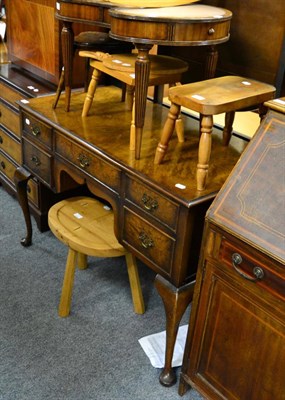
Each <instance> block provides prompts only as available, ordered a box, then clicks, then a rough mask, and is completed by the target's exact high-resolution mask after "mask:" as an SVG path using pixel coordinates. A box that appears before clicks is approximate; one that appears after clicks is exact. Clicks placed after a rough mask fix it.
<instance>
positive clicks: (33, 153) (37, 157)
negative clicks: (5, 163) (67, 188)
mask: <svg viewBox="0 0 285 400" xmlns="http://www.w3.org/2000/svg"><path fill="white" fill-rule="evenodd" d="M23 165H24V166H25V167H26V168H28V169H29V170H30V171H31V172H32V173H33V175H35V176H36V177H38V178H39V179H41V180H42V181H44V182H45V183H46V184H47V185H48V186H50V187H52V179H51V176H52V156H51V155H50V154H48V153H46V152H44V151H43V150H41V149H39V148H38V147H36V146H34V145H33V144H32V143H30V142H29V141H28V140H26V139H24V138H23Z"/></svg>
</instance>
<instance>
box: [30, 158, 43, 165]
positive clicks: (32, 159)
mask: <svg viewBox="0 0 285 400" xmlns="http://www.w3.org/2000/svg"><path fill="white" fill-rule="evenodd" d="M31 161H32V162H33V163H34V164H35V165H36V167H38V166H39V165H41V162H40V159H39V158H38V157H37V156H32V157H31Z"/></svg>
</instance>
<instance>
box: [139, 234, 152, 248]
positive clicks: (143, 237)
mask: <svg viewBox="0 0 285 400" xmlns="http://www.w3.org/2000/svg"><path fill="white" fill-rule="evenodd" d="M139 239H140V241H141V245H142V247H144V248H145V249H149V248H150V247H153V246H154V241H153V240H152V239H151V238H150V237H149V236H147V234H146V233H144V232H141V233H140V235H139Z"/></svg>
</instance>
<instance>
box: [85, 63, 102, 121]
mask: <svg viewBox="0 0 285 400" xmlns="http://www.w3.org/2000/svg"><path fill="white" fill-rule="evenodd" d="M100 76H101V71H98V70H97V69H96V68H94V71H93V74H92V77H91V81H90V83H89V86H88V92H87V94H86V97H85V100H84V105H83V111H82V117H86V116H87V115H88V113H89V110H90V108H91V105H92V102H93V98H94V95H95V91H96V88H97V85H98V82H99V79H100Z"/></svg>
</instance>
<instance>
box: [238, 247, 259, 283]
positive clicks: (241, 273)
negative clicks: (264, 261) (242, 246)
mask: <svg viewBox="0 0 285 400" xmlns="http://www.w3.org/2000/svg"><path fill="white" fill-rule="evenodd" d="M241 263H242V256H241V255H240V254H239V253H234V254H233V255H232V265H233V267H234V269H235V270H236V272H237V273H238V274H239V275H240V276H242V277H243V278H245V279H247V280H248V281H250V282H257V281H258V280H261V279H262V278H263V277H264V271H263V269H262V268H260V267H254V268H253V270H252V273H253V275H254V276H255V278H252V277H251V276H249V275H247V274H245V273H244V272H243V271H241V270H240V269H239V268H238V265H240V264H241Z"/></svg>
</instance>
